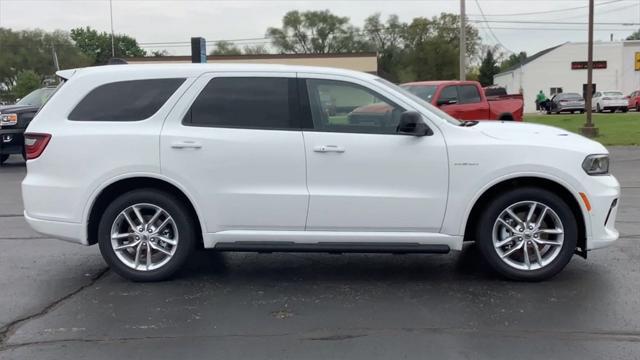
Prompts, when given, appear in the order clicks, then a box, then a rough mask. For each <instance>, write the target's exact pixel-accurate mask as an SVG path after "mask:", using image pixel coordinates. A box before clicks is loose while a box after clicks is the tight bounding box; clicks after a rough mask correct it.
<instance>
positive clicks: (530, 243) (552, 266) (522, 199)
mask: <svg viewBox="0 0 640 360" xmlns="http://www.w3.org/2000/svg"><path fill="white" fill-rule="evenodd" d="M577 238H578V231H577V223H576V219H575V216H574V215H573V212H572V211H571V209H570V208H569V206H568V205H567V204H566V203H565V201H564V200H562V198H560V197H559V196H557V195H556V194H554V193H552V192H550V191H547V190H544V189H539V188H531V187H530V188H522V189H515V190H512V191H509V192H506V193H503V194H501V195H499V196H498V197H496V198H495V199H494V200H493V201H491V202H490V203H489V205H488V206H487V208H486V209H485V211H484V212H483V214H482V216H481V219H480V223H479V226H478V228H477V240H478V247H479V249H480V251H481V253H482V254H483V255H484V257H485V259H486V260H487V262H488V263H489V265H490V266H491V267H492V268H493V269H494V270H496V271H497V272H498V273H500V274H501V275H503V276H505V277H507V278H510V279H514V280H524V281H540V280H545V279H548V278H550V277H552V276H554V275H556V274H557V273H558V272H560V271H561V270H562V269H563V268H564V267H565V266H566V265H567V264H568V263H569V261H570V260H571V257H572V256H573V252H574V250H575V248H576V243H577Z"/></svg>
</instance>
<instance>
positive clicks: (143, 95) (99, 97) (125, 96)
mask: <svg viewBox="0 0 640 360" xmlns="http://www.w3.org/2000/svg"><path fill="white" fill-rule="evenodd" d="M184 80H185V79H148V80H130V81H119V82H113V83H109V84H104V85H100V86H98V87H97V88H95V89H93V90H91V91H90V92H89V93H88V94H87V96H85V97H84V98H83V99H82V100H81V101H80V103H78V105H77V106H76V107H75V108H74V109H73V110H72V111H71V114H69V120H75V121H139V120H144V119H148V118H150V117H151V116H153V114H155V113H156V112H157V111H158V110H159V109H160V108H161V107H162V105H164V103H165V102H166V101H167V100H168V99H169V97H170V96H171V95H172V94H173V93H174V92H175V91H176V90H177V89H178V87H180V85H181V84H182V83H183V82H184Z"/></svg>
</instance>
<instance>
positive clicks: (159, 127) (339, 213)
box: [22, 64, 620, 281]
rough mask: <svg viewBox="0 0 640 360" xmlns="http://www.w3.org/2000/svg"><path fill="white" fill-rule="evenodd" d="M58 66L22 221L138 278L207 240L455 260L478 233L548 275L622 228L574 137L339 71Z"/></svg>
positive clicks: (503, 253)
mask: <svg viewBox="0 0 640 360" xmlns="http://www.w3.org/2000/svg"><path fill="white" fill-rule="evenodd" d="M58 74H59V75H60V76H61V77H62V78H64V79H67V80H66V82H65V83H64V85H62V86H61V88H60V89H59V90H58V91H57V92H56V93H55V94H54V95H53V96H52V97H51V99H50V101H49V102H48V103H47V104H46V105H45V106H44V107H43V108H42V110H41V111H40V112H39V113H38V114H37V116H36V117H35V119H34V120H33V122H31V124H30V125H29V128H28V130H27V132H28V133H27V135H26V142H27V147H28V149H27V157H28V159H29V160H28V162H27V168H28V172H27V176H26V178H25V180H24V182H23V183H22V190H23V198H24V206H25V212H24V215H25V218H26V219H27V221H28V222H29V224H30V225H31V226H32V227H33V228H34V229H35V230H37V231H39V232H41V233H43V234H46V235H50V236H53V237H57V238H60V239H65V240H69V241H73V242H77V243H80V244H84V245H92V244H96V243H98V244H99V246H100V250H101V252H102V255H103V256H104V258H105V260H106V261H107V262H108V263H109V265H110V266H111V267H112V269H113V270H115V271H116V272H117V273H118V274H120V275H122V276H124V277H126V278H129V279H133V280H138V281H153V280H160V279H165V278H167V277H169V276H170V275H172V274H174V273H175V272H176V270H178V269H179V268H180V267H181V266H182V265H183V264H184V263H185V261H187V259H188V256H189V254H190V253H191V251H192V250H194V249H195V248H198V247H200V248H211V249H214V250H218V251H252V252H276V251H299V252H314V251H315V252H332V253H345V252H384V253H446V252H448V251H450V250H461V249H462V246H463V242H464V241H476V243H477V244H478V247H479V249H480V250H481V253H482V254H483V256H484V257H485V258H486V260H487V261H488V263H489V264H490V265H491V266H492V267H493V268H494V269H495V270H497V271H498V272H499V273H501V274H502V275H504V276H506V277H509V278H512V279H521V280H541V279H545V278H548V277H550V276H552V275H554V274H556V273H558V272H559V271H560V270H561V269H562V268H564V266H565V265H566V264H567V263H568V262H569V260H570V259H571V257H572V256H573V254H574V253H577V254H580V255H582V256H583V257H586V254H587V250H592V249H596V248H600V247H603V246H606V245H609V244H611V243H613V242H614V241H615V240H616V239H617V238H618V232H617V231H616V229H615V227H614V222H615V217H616V210H617V206H616V205H617V203H618V200H617V199H618V197H619V192H620V188H619V184H618V182H617V181H616V179H615V178H614V177H613V176H612V175H610V174H609V158H608V155H607V150H606V149H605V148H604V147H603V146H602V145H600V144H598V143H596V142H594V141H591V140H588V139H586V138H584V137H581V136H579V135H576V134H572V133H568V132H566V131H564V130H561V129H557V128H553V127H548V126H542V125H533V124H523V123H519V122H512V121H508V122H498V121H481V122H460V121H457V120H455V119H453V118H451V117H449V116H448V115H447V114H445V113H443V112H442V111H439V110H438V109H436V108H434V107H433V106H431V105H429V104H427V103H425V102H424V101H422V100H421V99H419V98H417V97H415V96H413V95H412V94H410V93H408V92H406V91H405V90H403V89H401V88H399V87H397V86H395V85H393V84H391V83H389V82H387V81H385V80H383V79H380V78H378V77H376V76H374V75H369V74H365V73H359V72H353V71H345V70H337V69H328V68H314V67H289V66H278V65H231V64H229V65H113V66H102V67H95V68H86V69H77V70H65V71H61V72H59V73H58ZM323 99H331V101H330V102H327V101H324V100H323ZM373 104H377V105H379V106H371V105H373ZM364 106H367V108H368V109H369V111H368V112H367V113H364V112H362V111H358V112H357V116H358V118H357V121H356V120H355V119H353V117H354V110H355V109H358V108H362V107H364Z"/></svg>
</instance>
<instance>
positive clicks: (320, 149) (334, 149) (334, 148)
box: [313, 145, 344, 153]
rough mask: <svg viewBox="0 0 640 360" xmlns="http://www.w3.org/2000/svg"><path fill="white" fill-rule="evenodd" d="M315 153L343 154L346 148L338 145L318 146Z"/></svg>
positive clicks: (314, 149)
mask: <svg viewBox="0 0 640 360" xmlns="http://www.w3.org/2000/svg"><path fill="white" fill-rule="evenodd" d="M313 151H315V152H320V153H326V152H337V153H343V152H344V147H342V146H338V145H318V146H315V147H314V148H313Z"/></svg>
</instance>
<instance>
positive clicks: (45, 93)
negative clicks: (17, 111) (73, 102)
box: [16, 87, 56, 108]
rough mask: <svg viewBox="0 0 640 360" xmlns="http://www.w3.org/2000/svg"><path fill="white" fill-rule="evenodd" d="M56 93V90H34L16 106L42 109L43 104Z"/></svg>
mask: <svg viewBox="0 0 640 360" xmlns="http://www.w3.org/2000/svg"><path fill="white" fill-rule="evenodd" d="M55 91H56V88H53V87H47V88H42V89H38V90H34V91H32V92H30V93H29V95H27V96H25V97H23V98H22V99H20V101H18V102H17V103H16V105H24V106H35V107H38V108H40V107H42V105H44V103H45V102H47V100H48V99H49V98H50V97H51V95H53V93H54V92H55Z"/></svg>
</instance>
